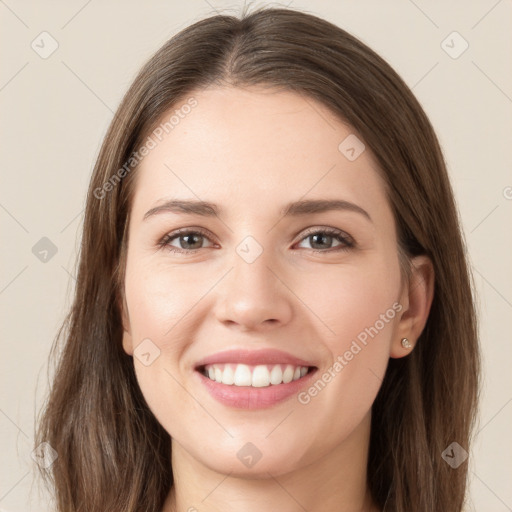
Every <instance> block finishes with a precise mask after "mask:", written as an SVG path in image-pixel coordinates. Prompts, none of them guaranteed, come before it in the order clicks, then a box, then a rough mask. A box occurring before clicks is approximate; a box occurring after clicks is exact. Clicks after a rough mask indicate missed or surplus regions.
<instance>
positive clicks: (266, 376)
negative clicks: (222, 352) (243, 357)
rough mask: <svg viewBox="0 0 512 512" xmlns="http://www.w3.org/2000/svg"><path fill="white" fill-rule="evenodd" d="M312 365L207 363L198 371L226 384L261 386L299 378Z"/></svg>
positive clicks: (307, 371) (283, 382) (306, 372)
mask: <svg viewBox="0 0 512 512" xmlns="http://www.w3.org/2000/svg"><path fill="white" fill-rule="evenodd" d="M313 368H314V367H310V366H295V365H291V364H260V365H247V364H241V363H238V364H236V363H235V364H207V365H204V366H202V367H200V368H199V371H200V372H201V373H202V374H203V375H204V376H205V377H208V378H209V379H210V380H213V381H215V382H218V383H220V384H226V385H228V386H250V387H254V388H263V387H268V386H277V385H280V384H288V383H289V382H292V381H295V380H299V379H301V378H302V377H304V376H305V375H307V374H308V373H309V371H311V370H312V369H313Z"/></svg>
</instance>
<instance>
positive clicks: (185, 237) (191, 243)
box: [180, 234, 201, 249]
mask: <svg viewBox="0 0 512 512" xmlns="http://www.w3.org/2000/svg"><path fill="white" fill-rule="evenodd" d="M181 238H182V239H183V240H185V239H186V240H187V241H186V242H185V245H186V246H187V247H183V243H181V244H180V245H181V248H182V249H191V248H193V249H195V247H189V246H190V245H193V244H194V242H188V239H189V238H192V239H194V238H195V239H196V243H197V240H198V239H200V238H201V235H193V234H191V235H183V236H182V237H181ZM200 245H201V244H200Z"/></svg>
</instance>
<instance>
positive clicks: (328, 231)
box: [158, 228, 356, 254]
mask: <svg viewBox="0 0 512 512" xmlns="http://www.w3.org/2000/svg"><path fill="white" fill-rule="evenodd" d="M318 234H323V235H328V236H332V237H334V238H335V239H336V240H337V241H338V242H341V243H342V245H341V246H339V247H335V248H330V249H308V250H309V251H311V252H314V253H322V252H338V251H348V250H349V249H352V248H354V247H355V245H356V244H355V242H354V240H353V239H352V237H350V236H349V235H347V234H346V233H344V232H343V231H341V230H339V229H334V228H322V229H313V230H311V231H307V232H306V233H305V235H304V236H303V237H302V238H301V239H300V240H299V242H302V241H303V240H305V239H306V238H308V237H310V236H313V235H318ZM184 235H201V236H203V237H205V238H207V239H208V240H210V237H209V235H208V233H206V231H203V230H202V229H189V228H183V229H180V230H177V231H173V232H172V233H168V234H166V235H165V236H164V237H163V238H162V239H161V240H159V242H158V246H159V247H160V248H161V249H167V250H169V251H171V252H174V253H184V254H185V253H186V254H194V253H196V252H197V251H200V250H201V249H205V247H201V248H199V249H179V248H177V247H174V246H172V245H170V243H171V242H172V241H173V240H175V239H176V238H179V237H180V236H184ZM210 241H211V240H210Z"/></svg>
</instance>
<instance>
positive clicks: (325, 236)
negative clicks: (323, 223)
mask: <svg viewBox="0 0 512 512" xmlns="http://www.w3.org/2000/svg"><path fill="white" fill-rule="evenodd" d="M311 237H312V238H313V240H315V239H318V238H321V239H324V242H325V239H327V241H330V240H331V239H332V237H331V236H329V235H324V234H320V235H319V234H316V235H312V236H311ZM317 243H318V242H317V241H316V240H315V241H314V242H313V243H312V244H311V245H312V246H314V245H315V244H317ZM320 245H321V244H320Z"/></svg>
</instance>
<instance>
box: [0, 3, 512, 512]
mask: <svg viewBox="0 0 512 512" xmlns="http://www.w3.org/2000/svg"><path fill="white" fill-rule="evenodd" d="M262 3H265V2H254V3H253V5H254V6H259V5H261V4H262ZM278 3H279V2H274V4H275V5H277V4H278ZM286 4H288V5H290V7H294V8H298V9H303V10H308V11H310V12H312V13H313V14H318V15H320V16H321V17H324V18H326V19H328V20H329V21H332V22H334V23H335V24H337V25H339V26H341V27H342V28H345V29H346V30H348V31H349V32H351V33H353V34H354V35H356V36H358V37H359V38H361V39H362V40H363V41H364V42H365V43H367V44H368V45H370V46H371V47H372V48H374V49H375V50H376V51H377V52H378V53H379V54H380V55H382V56H383V57H384V58H385V59H387V60H388V62H389V63H390V64H391V65H392V66H393V67H394V68H395V69H396V70H397V71H398V73H399V74H400V75H401V76H402V77H403V78H404V80H405V81H406V82H407V83H408V84H409V86H410V87H412V89H413V91H414V93H415V94H416V96H417V97H418V99H419V100H420V102H421V103H422V105H423V106H424V108H425V110H426V112H427V114H428V115H429V116H430V119H431V121H432V123H433V125H434V127H435V129H436V130H437V133H438V136H439V138H440V141H441V144H442V146H443V149H444V152H445V156H446V160H447V163H448V166H449V171H450V174H451V177H452V183H453V187H454V190H455V194H456V197H457V200H458V205H459V209H460V214H461V219H462V224H463V227H464V230H465V236H466V239H467V244H468V249H469V257H470V260H471V263H472V265H473V269H474V275H475V283H476V287H477V289H478V293H479V304H480V306H479V307H480V310H481V337H482V346H483V353H484V364H485V387H484V389H483V391H482V397H483V400H482V410H481V417H480V427H479V434H478V436H477V442H476V444H475V446H474V450H473V451H472V453H471V454H470V469H471V471H470V474H471V504H470V506H469V507H468V510H476V511H482V512H483V511H485V512H505V511H510V510H512V486H510V482H511V481H512V480H511V477H512V457H511V455H512V441H511V436H510V431H511V424H512V421H511V420H512V403H511V402H512V385H511V383H512V377H511V375H512V372H511V371H510V364H511V360H512V358H511V355H512V348H511V347H512V343H511V339H510V328H511V327H512V326H511V318H512V315H511V312H512V286H511V284H512V268H511V265H510V256H511V253H512V236H511V233H512V230H511V229H510V226H511V222H510V221H511V215H512V175H511V172H510V170H511V168H512V166H511V151H510V140H511V127H512V116H511V114H512V66H511V62H512V59H511V58H510V57H511V41H512V23H511V22H512V2H511V1H510V0H501V1H496V0H479V1H475V0H473V1H459V2H450V3H449V5H448V3H447V2H442V1H440V0H438V1H426V0H415V1H414V2H413V1H412V0H395V1H382V0H381V1H377V0H375V1H359V2H356V1H354V0H350V1H348V0H345V1H338V2H335V1H334V0H330V1H327V0H323V1H315V2H304V1H301V0H292V2H290V1H289V0H287V1H286V3H285V2H283V3H282V5H286ZM241 5H242V2H241V1H231V2H224V1H221V0H208V1H206V0H192V1H189V2H187V3H186V4H185V3H184V2H177V1H166V2H165V1H163V0H161V1H156V0H152V1H149V2H148V1H147V2H135V1H124V2H121V1H119V0H117V1H112V0H110V1H103V2H100V1H99V0H89V1H87V0H72V1H66V2H64V1H46V2H36V1H33V0H31V1H28V0H27V1H21V0H5V1H4V0H0V23H1V30H0V34H1V35H0V38H1V41H0V43H1V45H2V48H3V50H2V60H1V66H0V107H1V120H2V122H1V125H0V126H1V128H0V129H1V137H2V146H1V172H2V187H1V189H0V223H1V233H2V247H1V257H2V260H1V266H0V308H1V312H2V324H1V338H0V339H1V357H0V372H1V387H0V432H1V436H0V457H1V463H0V510H5V511H10V512H14V511H30V512H36V511H38V512H39V511H44V510H47V507H48V506H47V501H46V500H47V498H46V497H45V496H44V495H43V496H39V495H38V491H37V487H36V486H35V485H33V475H34V471H33V462H32V459H31V457H30V453H31V450H32V449H33V446H32V442H33V441H32V440H33V430H34V419H35V415H36V413H37V411H38V410H39V407H40V405H41V400H42V398H43V397H44V395H45V392H46V389H47V371H46V370H47V366H46V365H47V357H48V353H49V350H50V346H51V344H52V341H53V338H54V336H55V334H56V331H57V328H58V327H59V325H60V323H61V322H62V320H63V318H64V314H65V311H66V310H67V307H68V305H69V302H70V297H71V293H72V289H73V286H74V277H73V276H74V274H75V267H74V262H75V257H76V248H77V247H78V244H79V234H80V229H81V226H82V212H83V206H84V199H85V191H86V187H87V184H88V180H89V177H90V174H91V171H92V167H93V164H94V160H95V158H96V155H97V153H98V150H99V146H100V143H101V140H102V137H103V136H104V134H105V131H106V128H107V125H108V123H109V121H110V120H111V118H112V114H113V111H114V110H115V109H116V107H117V105H118V103H119V101H120V99H121V97H122V95H123V94H124V92H125V91H126V89H127V87H128V86H129V84H130V82H131V80H132V79H133V78H134V76H135V74H136V72H137V71H138V69H139V67H140V66H141V65H142V64H143V63H144V62H145V61H146V59H147V58H148V57H149V56H150V55H151V54H152V53H153V52H154V51H156V50H157V49H158V48H159V47H160V46H161V45H162V44H163V43H164V42H165V41H166V40H167V39H168V38H169V37H171V36H172V35H173V34H175V33H176V32H178V31H179V30H181V29H182V28H184V27H185V26H187V25H189V24H190V23H192V22H194V21H197V20H199V19H201V18H202V17H204V16H206V15H209V14H212V13H214V12H215V10H218V11H220V12H229V13H237V12H238V11H239V9H240V7H241ZM43 31H47V32H48V33H49V34H51V36H52V37H53V38H54V39H55V40H56V41H57V42H58V45H59V46H58V48H57V50H56V51H55V52H54V53H53V54H52V55H50V56H49V57H48V58H45V59H43V58H42V57H41V56H40V55H39V54H38V53H36V51H34V50H33V49H32V47H31V43H32V41H34V40H35V44H39V45H40V46H42V43H41V42H40V38H38V36H39V34H40V33H41V32H43ZM453 31H457V32H458V33H459V34H460V35H461V36H462V37H463V38H464V40H466V41H467V42H468V44H469V48H468V49H467V50H466V51H465V52H464V53H463V54H462V55H460V56H459V57H458V58H456V59H454V58H452V57H451V56H449V55H448V54H447V53H446V52H445V51H444V50H443V48H442V46H441V43H442V41H443V40H444V39H445V38H446V37H447V36H448V35H449V34H451V33H452V32H453ZM44 37H48V36H44ZM38 41H39V43H38ZM448 41H450V39H449V40H448ZM450 44H451V45H452V46H454V48H455V50H456V49H458V48H461V46H460V45H461V44H462V41H461V40H455V42H454V43H453V44H452V43H450ZM44 47H45V49H46V50H48V49H50V48H51V47H50V39H45V44H44ZM38 50H39V51H40V52H41V51H43V49H42V48H38ZM452 51H454V50H452ZM42 237H47V238H48V239H50V240H51V241H52V243H53V244H54V245H55V246H56V248H57V253H56V254H55V255H54V256H52V257H50V256H51V253H49V255H48V261H47V262H42V261H40V259H38V258H37V257H36V256H35V255H34V254H33V252H32V248H33V246H34V245H35V244H36V243H37V242H38V241H39V240H40V239H41V238H42ZM446 421H450V418H446ZM448 512H449V511H448Z"/></svg>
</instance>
